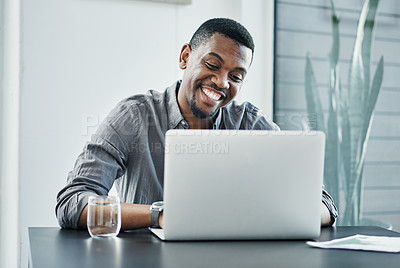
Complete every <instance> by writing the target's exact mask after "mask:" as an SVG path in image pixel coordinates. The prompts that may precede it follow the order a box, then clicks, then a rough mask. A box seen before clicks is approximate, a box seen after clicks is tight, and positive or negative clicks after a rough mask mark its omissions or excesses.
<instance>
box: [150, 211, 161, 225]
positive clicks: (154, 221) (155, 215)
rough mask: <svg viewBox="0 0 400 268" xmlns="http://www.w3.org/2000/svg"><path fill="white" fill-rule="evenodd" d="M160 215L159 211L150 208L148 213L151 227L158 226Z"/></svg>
mask: <svg viewBox="0 0 400 268" xmlns="http://www.w3.org/2000/svg"><path fill="white" fill-rule="evenodd" d="M159 217H160V211H159V210H158V209H152V210H151V214H150V219H151V227H157V228H158V227H160V224H159V222H158V218H159Z"/></svg>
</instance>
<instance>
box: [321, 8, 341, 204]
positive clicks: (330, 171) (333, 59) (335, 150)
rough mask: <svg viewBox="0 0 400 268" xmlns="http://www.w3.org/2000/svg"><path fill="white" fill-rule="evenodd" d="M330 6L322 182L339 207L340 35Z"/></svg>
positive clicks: (336, 19)
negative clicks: (328, 70) (326, 109)
mask: <svg viewBox="0 0 400 268" xmlns="http://www.w3.org/2000/svg"><path fill="white" fill-rule="evenodd" d="M331 7H332V39H333V42H332V48H331V52H330V53H329V69H330V83H329V85H330V86H329V115H328V125H327V130H326V131H327V133H326V145H325V148H326V149H325V151H326V153H325V166H324V184H325V187H326V189H327V190H328V191H329V193H330V194H331V196H332V197H333V199H334V200H336V201H335V202H336V206H337V207H340V197H339V192H340V184H339V178H340V146H339V135H338V131H339V129H338V103H339V100H338V96H339V95H338V94H339V87H340V75H339V74H340V72H339V66H338V60H339V48H340V38H339V37H340V35H339V23H340V20H339V18H338V17H337V16H336V12H335V6H334V4H333V1H332V0H331Z"/></svg>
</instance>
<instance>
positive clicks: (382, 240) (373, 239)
mask: <svg viewBox="0 0 400 268" xmlns="http://www.w3.org/2000/svg"><path fill="white" fill-rule="evenodd" d="M306 243H307V244H308V245H310V246H312V247H317V248H332V249H353V250H367V251H381V252H393V253H397V252H400V237H387V236H369V235H353V236H349V237H345V238H339V239H334V240H331V241H326V242H311V241H308V242H306Z"/></svg>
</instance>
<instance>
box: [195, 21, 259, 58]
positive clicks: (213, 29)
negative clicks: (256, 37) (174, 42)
mask: <svg viewBox="0 0 400 268" xmlns="http://www.w3.org/2000/svg"><path fill="white" fill-rule="evenodd" d="M214 33H219V34H222V35H224V36H226V37H228V38H230V39H232V40H234V41H235V42H237V43H239V44H240V45H243V46H246V47H248V48H250V49H251V52H252V58H253V54H254V41H253V37H252V36H251V35H250V33H249V32H248V31H247V29H246V28H245V27H244V26H243V25H241V24H240V23H239V22H237V21H234V20H232V19H227V18H214V19H210V20H207V21H206V22H204V23H203V24H201V25H200V27H199V28H198V29H197V30H196V32H195V33H194V34H193V36H192V38H191V39H190V42H189V46H190V48H191V49H192V50H195V49H196V48H197V47H198V46H200V45H201V44H203V43H206V42H207V41H208V39H209V38H210V37H211V36H213V35H214Z"/></svg>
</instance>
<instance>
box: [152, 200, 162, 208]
mask: <svg viewBox="0 0 400 268" xmlns="http://www.w3.org/2000/svg"><path fill="white" fill-rule="evenodd" d="M151 206H152V207H154V208H163V207H164V202H163V201H159V202H154V203H153V204H152V205H151Z"/></svg>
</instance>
